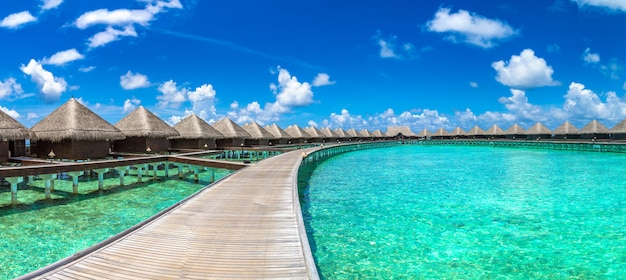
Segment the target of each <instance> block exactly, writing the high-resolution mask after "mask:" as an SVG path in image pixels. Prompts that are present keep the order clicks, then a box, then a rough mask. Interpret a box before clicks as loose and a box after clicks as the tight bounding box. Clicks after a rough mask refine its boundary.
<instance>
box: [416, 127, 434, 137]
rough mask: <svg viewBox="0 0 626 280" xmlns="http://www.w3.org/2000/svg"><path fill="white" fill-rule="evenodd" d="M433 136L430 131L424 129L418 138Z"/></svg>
mask: <svg viewBox="0 0 626 280" xmlns="http://www.w3.org/2000/svg"><path fill="white" fill-rule="evenodd" d="M432 135H433V134H432V133H431V132H430V131H428V129H426V128H424V129H422V130H420V132H419V133H417V137H427V136H432Z"/></svg>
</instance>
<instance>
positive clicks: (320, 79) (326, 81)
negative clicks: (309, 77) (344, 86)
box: [313, 73, 335, 87]
mask: <svg viewBox="0 0 626 280" xmlns="http://www.w3.org/2000/svg"><path fill="white" fill-rule="evenodd" d="M334 84H335V81H331V80H330V76H329V75H328V74H326V73H319V74H317V76H315V79H313V86H314V87H321V86H327V85H334Z"/></svg>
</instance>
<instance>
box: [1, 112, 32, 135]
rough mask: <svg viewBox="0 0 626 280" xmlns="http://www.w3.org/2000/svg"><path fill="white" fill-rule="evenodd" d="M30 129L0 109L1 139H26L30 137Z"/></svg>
mask: <svg viewBox="0 0 626 280" xmlns="http://www.w3.org/2000/svg"><path fill="white" fill-rule="evenodd" d="M29 138H31V136H30V131H29V130H28V128H26V127H25V126H23V125H22V124H21V123H19V122H18V121H16V120H15V119H14V118H13V117H11V116H9V115H8V114H7V113H5V112H4V111H2V110H0V140H3V141H5V140H7V141H13V140H24V139H29Z"/></svg>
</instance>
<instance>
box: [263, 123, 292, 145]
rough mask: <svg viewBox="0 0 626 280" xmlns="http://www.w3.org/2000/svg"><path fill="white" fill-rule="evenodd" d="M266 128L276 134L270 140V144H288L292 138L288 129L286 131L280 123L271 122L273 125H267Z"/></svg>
mask: <svg viewBox="0 0 626 280" xmlns="http://www.w3.org/2000/svg"><path fill="white" fill-rule="evenodd" d="M264 128H265V130H267V132H269V133H271V134H272V135H274V137H273V140H272V141H270V143H269V144H270V146H271V145H278V144H287V143H288V142H289V138H291V135H289V133H287V132H286V131H284V130H283V129H282V128H280V127H279V126H278V125H276V124H275V123H274V124H271V125H266V126H265V127H264Z"/></svg>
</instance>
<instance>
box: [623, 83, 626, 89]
mask: <svg viewBox="0 0 626 280" xmlns="http://www.w3.org/2000/svg"><path fill="white" fill-rule="evenodd" d="M622 89H623V90H626V82H624V85H623V86H622Z"/></svg>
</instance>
